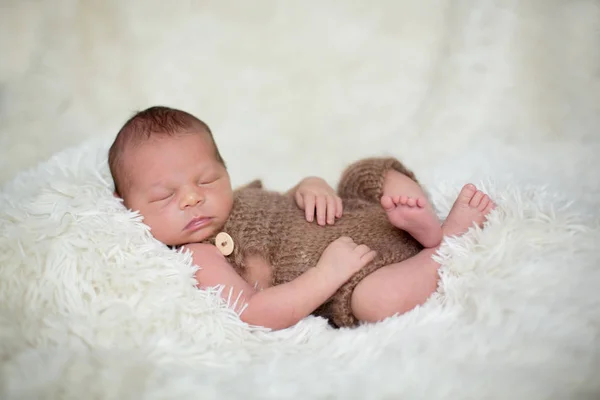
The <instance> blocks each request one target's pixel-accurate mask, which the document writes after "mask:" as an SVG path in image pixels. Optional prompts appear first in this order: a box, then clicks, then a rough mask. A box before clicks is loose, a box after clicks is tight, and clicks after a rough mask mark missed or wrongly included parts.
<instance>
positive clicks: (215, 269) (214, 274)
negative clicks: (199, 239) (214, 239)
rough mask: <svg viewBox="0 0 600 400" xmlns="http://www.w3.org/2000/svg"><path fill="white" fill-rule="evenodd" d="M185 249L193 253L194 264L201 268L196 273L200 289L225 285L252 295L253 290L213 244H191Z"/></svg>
mask: <svg viewBox="0 0 600 400" xmlns="http://www.w3.org/2000/svg"><path fill="white" fill-rule="evenodd" d="M184 248H186V249H188V250H190V251H191V252H192V258H193V260H194V264H196V265H197V266H198V267H199V268H198V270H197V271H196V280H197V281H198V286H199V287H211V286H216V285H224V286H226V287H231V288H233V289H234V290H236V291H243V292H244V293H248V294H251V293H253V289H252V287H251V286H250V285H248V283H247V282H246V281H245V280H244V279H243V278H242V277H241V276H240V275H239V274H238V273H237V272H236V271H235V270H234V269H233V267H232V266H231V264H229V262H228V261H227V259H226V258H225V257H224V256H223V254H221V252H220V251H219V249H217V248H216V247H215V246H213V245H212V244H207V243H190V244H187V245H185V246H184Z"/></svg>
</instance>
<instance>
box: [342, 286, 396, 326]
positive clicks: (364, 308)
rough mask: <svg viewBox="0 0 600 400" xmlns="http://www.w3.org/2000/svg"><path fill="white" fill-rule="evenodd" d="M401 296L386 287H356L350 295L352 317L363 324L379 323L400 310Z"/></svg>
mask: <svg viewBox="0 0 600 400" xmlns="http://www.w3.org/2000/svg"><path fill="white" fill-rule="evenodd" d="M401 297H402V296H401V294H400V293H398V290H392V288H390V287H389V286H388V285H384V286H383V287H377V286H376V285H369V284H367V285H361V284H359V285H357V286H356V288H355V289H354V292H353V293H352V299H351V307H352V313H353V314H354V316H355V317H356V318H357V319H358V320H360V321H363V322H379V321H382V320H384V319H386V318H388V317H391V316H393V315H395V314H398V313H399V312H400V311H401V310H400V309H399V308H400V307H399V305H400V304H401V303H402V298H401Z"/></svg>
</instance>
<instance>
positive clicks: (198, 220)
mask: <svg viewBox="0 0 600 400" xmlns="http://www.w3.org/2000/svg"><path fill="white" fill-rule="evenodd" d="M211 219H212V218H210V217H195V218H192V220H191V221H190V222H189V223H188V224H187V225H186V226H185V228H183V230H186V231H188V230H189V231H196V230H198V229H200V228H204V227H205V226H206V225H208V224H209V223H210V221H211Z"/></svg>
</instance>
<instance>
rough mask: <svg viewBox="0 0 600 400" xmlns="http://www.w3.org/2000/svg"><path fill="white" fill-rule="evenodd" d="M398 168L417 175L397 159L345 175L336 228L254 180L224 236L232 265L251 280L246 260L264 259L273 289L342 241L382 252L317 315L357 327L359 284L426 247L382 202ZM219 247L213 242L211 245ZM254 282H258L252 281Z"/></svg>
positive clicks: (237, 199) (361, 164)
mask: <svg viewBox="0 0 600 400" xmlns="http://www.w3.org/2000/svg"><path fill="white" fill-rule="evenodd" d="M389 168H393V169H396V170H397V171H399V172H402V173H405V174H407V175H408V176H410V177H411V178H414V175H412V173H411V172H410V171H408V170H407V169H406V168H404V166H403V165H402V164H401V163H400V162H399V161H397V160H395V159H365V160H361V161H358V162H356V163H354V164H352V165H351V166H350V167H349V168H348V169H347V170H346V171H345V172H344V174H343V175H342V179H341V181H340V185H339V189H338V190H339V194H340V197H342V199H343V202H344V215H343V216H342V218H340V219H339V220H338V221H336V223H335V224H334V225H326V226H319V225H317V224H316V223H315V222H308V221H306V219H305V215H304V211H303V210H301V209H299V208H298V207H297V206H296V204H295V202H294V200H293V199H292V198H291V197H290V196H286V195H284V194H281V193H277V192H272V191H267V190H264V189H262V185H261V184H260V182H259V181H254V182H252V183H250V184H248V185H246V186H244V187H242V188H239V189H237V190H236V191H235V192H234V202H233V209H232V212H231V214H230V216H229V219H228V220H227V222H226V224H225V226H224V227H223V229H222V231H224V232H227V233H228V234H229V235H230V236H231V237H232V238H233V241H234V243H235V247H234V251H233V253H232V254H230V255H229V256H227V259H228V261H229V262H230V263H231V265H232V266H233V267H234V268H235V269H236V271H237V272H238V273H239V274H240V275H241V276H243V277H247V276H248V271H247V269H246V267H247V266H246V263H245V261H246V257H247V256H249V255H260V256H262V257H264V258H265V260H266V261H267V262H268V263H269V264H270V265H271V266H272V271H271V277H272V279H271V285H273V286H274V285H279V284H282V283H286V282H290V281H292V280H294V279H295V278H297V277H298V276H300V275H301V274H302V273H304V272H305V271H307V270H308V269H309V268H312V267H314V266H315V265H316V264H317V262H318V260H319V258H320V256H321V254H322V253H323V251H324V250H325V248H326V247H327V246H328V245H329V244H330V243H331V242H332V241H334V240H335V239H337V238H339V237H340V236H349V237H351V238H352V239H353V240H354V241H355V242H357V243H362V244H366V245H367V246H369V247H370V248H372V249H374V250H376V251H377V256H376V258H375V260H373V261H372V262H371V263H369V264H368V265H367V266H365V267H364V268H362V269H361V270H360V271H359V272H358V273H356V274H355V275H354V276H352V277H351V278H350V280H348V281H347V282H346V283H345V284H344V285H343V286H342V287H340V288H339V289H338V290H337V291H336V292H335V294H334V295H333V296H332V297H331V298H330V299H329V300H328V301H327V302H326V303H324V304H323V305H322V306H321V307H319V308H318V309H317V310H316V311H315V313H314V314H315V315H319V316H322V317H325V318H327V319H328V320H329V322H330V323H331V324H332V325H333V326H337V327H349V326H354V325H356V324H357V323H358V320H357V319H356V318H355V317H354V315H353V314H352V309H351V306H350V304H351V298H352V291H353V290H354V288H355V287H356V285H357V284H358V283H359V282H360V281H361V280H362V279H363V278H364V277H365V276H367V275H368V274H370V273H372V272H373V271H375V270H377V269H379V268H381V267H383V266H385V265H389V264H392V263H396V262H400V261H402V260H405V259H407V258H409V257H412V256H413V255H415V254H417V253H418V252H419V251H420V250H421V249H422V246H421V245H420V244H419V243H418V242H417V241H416V240H415V239H413V238H412V237H411V236H410V235H409V234H408V233H406V232H405V231H402V230H400V229H397V228H396V227H394V226H393V225H392V224H390V222H389V221H388V219H387V215H386V213H385V211H384V210H383V208H382V207H381V205H380V203H379V199H380V197H381V194H382V189H383V181H384V175H385V172H386V171H387V170H388V169H389ZM208 241H209V242H211V243H214V237H213V238H210V239H209V240H208ZM250 283H253V282H250Z"/></svg>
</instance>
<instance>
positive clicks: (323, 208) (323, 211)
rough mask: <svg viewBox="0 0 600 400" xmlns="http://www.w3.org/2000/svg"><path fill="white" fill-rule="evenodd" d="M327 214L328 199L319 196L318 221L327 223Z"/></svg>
mask: <svg viewBox="0 0 600 400" xmlns="http://www.w3.org/2000/svg"><path fill="white" fill-rule="evenodd" d="M326 215H327V199H326V198H325V197H324V196H318V197H317V223H318V224H319V225H325V222H326V220H325V218H326Z"/></svg>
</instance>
